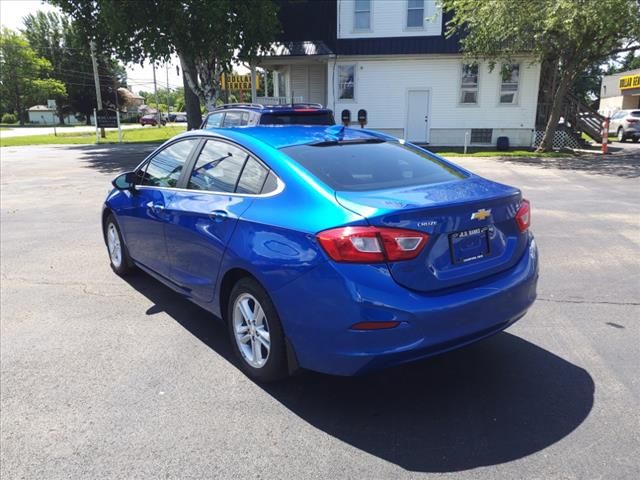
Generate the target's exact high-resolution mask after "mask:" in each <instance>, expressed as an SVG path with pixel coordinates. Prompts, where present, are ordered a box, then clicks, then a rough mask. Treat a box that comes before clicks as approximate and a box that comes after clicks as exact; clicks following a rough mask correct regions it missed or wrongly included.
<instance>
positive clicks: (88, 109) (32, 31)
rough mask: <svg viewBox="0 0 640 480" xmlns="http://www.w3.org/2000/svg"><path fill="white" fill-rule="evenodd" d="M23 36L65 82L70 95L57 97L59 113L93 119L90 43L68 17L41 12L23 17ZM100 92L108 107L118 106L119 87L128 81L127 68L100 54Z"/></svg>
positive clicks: (94, 104)
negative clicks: (117, 93) (76, 114)
mask: <svg viewBox="0 0 640 480" xmlns="http://www.w3.org/2000/svg"><path fill="white" fill-rule="evenodd" d="M23 23H24V29H23V35H24V36H25V37H26V39H27V41H28V42H29V45H30V46H31V48H33V50H34V51H35V52H36V53H37V54H38V55H39V56H41V57H44V58H46V59H47V60H49V62H50V63H51V66H52V70H51V72H50V75H51V76H52V77H53V78H55V79H57V80H60V81H61V82H63V83H64V84H65V86H66V88H67V92H68V95H67V96H66V97H64V98H62V97H61V98H56V104H57V109H58V116H59V117H60V122H61V123H63V118H64V115H65V114H67V113H70V112H73V113H75V112H81V113H82V114H83V115H84V116H85V118H86V119H87V123H89V121H90V117H91V115H92V113H93V109H94V108H96V90H95V82H94V76H93V66H92V63H91V53H90V50H89V45H88V43H87V41H86V40H84V39H83V38H82V37H81V36H80V35H79V32H78V30H77V28H76V27H75V25H74V22H73V21H71V20H70V19H69V18H68V17H66V16H64V15H60V14H58V13H56V12H47V13H45V12H42V11H38V12H36V13H35V14H31V13H30V14H28V15H27V16H25V17H24V19H23ZM98 74H99V77H100V92H101V94H102V98H103V101H104V103H105V105H106V107H107V108H115V95H116V91H117V90H116V89H117V88H118V87H120V86H123V85H125V84H126V72H125V70H124V68H123V67H122V66H121V65H119V64H118V63H117V62H115V61H113V60H108V59H104V58H103V57H98Z"/></svg>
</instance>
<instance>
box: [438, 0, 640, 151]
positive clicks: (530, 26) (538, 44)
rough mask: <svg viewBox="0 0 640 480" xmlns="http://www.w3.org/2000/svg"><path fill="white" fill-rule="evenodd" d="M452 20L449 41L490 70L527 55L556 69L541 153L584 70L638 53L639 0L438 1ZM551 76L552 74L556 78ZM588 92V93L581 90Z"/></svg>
mask: <svg viewBox="0 0 640 480" xmlns="http://www.w3.org/2000/svg"><path fill="white" fill-rule="evenodd" d="M442 3H443V6H444V9H445V10H448V11H451V12H452V15H453V18H452V20H451V21H450V22H449V23H448V25H447V35H449V36H451V35H460V37H461V44H462V48H463V50H464V52H465V54H466V55H467V56H468V57H469V58H470V59H478V60H479V59H483V60H487V61H488V62H489V64H490V66H491V67H492V68H493V66H494V65H495V64H496V62H498V61H500V60H505V61H510V60H513V59H514V58H516V57H518V56H521V55H526V56H528V57H529V58H531V60H532V61H534V62H539V63H543V62H545V63H546V64H551V65H555V66H556V68H555V70H556V71H557V82H554V85H555V90H554V91H549V94H550V95H551V96H552V98H553V102H552V108H551V113H550V115H549V119H548V122H547V128H546V130H545V135H544V138H543V141H542V149H548V148H550V147H551V141H552V138H553V133H554V131H555V128H556V126H557V124H558V119H559V118H560V114H561V108H562V105H563V103H564V97H565V94H566V92H568V91H569V90H571V88H572V87H573V86H574V83H575V81H576V79H577V78H578V77H579V75H580V74H582V73H583V72H584V71H585V70H587V69H588V68H589V67H591V66H593V65H598V64H600V63H602V62H603V61H605V60H606V59H607V58H608V57H610V56H611V55H613V54H615V53H619V52H621V51H626V50H628V49H633V48H634V47H635V48H637V47H638V42H639V40H640V2H638V1H637V0H527V1H513V0H483V1H481V2H479V1H477V0H442ZM554 73H555V72H554ZM585 88H586V89H588V88H590V87H588V86H587V87H585Z"/></svg>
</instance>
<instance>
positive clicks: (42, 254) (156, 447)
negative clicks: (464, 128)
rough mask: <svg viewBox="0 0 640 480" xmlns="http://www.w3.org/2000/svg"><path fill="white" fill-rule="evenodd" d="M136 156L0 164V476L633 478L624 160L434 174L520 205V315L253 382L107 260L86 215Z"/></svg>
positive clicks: (639, 278) (635, 400) (139, 154)
mask: <svg viewBox="0 0 640 480" xmlns="http://www.w3.org/2000/svg"><path fill="white" fill-rule="evenodd" d="M148 151H149V147H146V146H140V145H137V146H136V145H133V146H132V145H108V146H56V147H14V148H3V149H2V151H1V155H2V160H1V164H0V166H1V170H2V172H1V173H2V175H1V177H2V185H1V193H2V197H1V212H0V213H1V226H2V228H1V247H2V248H1V262H0V265H1V268H0V271H1V275H2V296H1V324H0V334H1V335H0V347H1V348H0V375H1V376H0V379H1V381H0V403H1V405H0V407H1V412H2V414H1V418H0V431H1V434H0V449H1V454H2V462H1V467H0V476H1V477H2V478H3V479H4V478H6V479H11V478H47V479H58V478H60V479H61V478H87V479H97V478H159V477H161V478H176V479H177V478H230V479H231V478H234V479H235V478H263V479H264V478H292V479H302V478H319V479H327V478H331V479H334V478H366V479H390V478H393V479H402V478H427V477H428V478H431V477H436V476H437V477H438V478H441V477H442V478H456V479H459V478H471V479H496V478H528V479H550V478H557V479H585V478H615V479H636V478H639V476H640V466H639V460H638V459H639V458H640V414H639V412H640V381H639V380H638V379H639V376H638V366H639V365H640V341H639V340H640V222H639V220H638V205H639V204H640V193H639V189H638V181H639V180H638V178H639V177H640V152H637V151H635V152H634V151H632V152H631V154H629V155H616V156H610V157H606V158H597V157H596V158H591V159H588V158H582V159H581V158H570V159H556V158H553V159H544V160H537V159H529V160H515V159H510V160H508V161H501V160H498V159H484V158H483V159H464V158H463V159H456V160H455V161H456V162H458V163H460V164H462V165H463V166H465V167H467V168H469V169H471V170H474V171H476V172H478V173H480V174H483V175H485V176H487V177H489V178H492V179H495V180H498V181H502V182H506V183H510V184H514V185H518V186H520V187H521V188H522V189H523V191H524V194H525V195H526V196H527V197H528V198H529V199H530V200H531V202H532V207H533V230H534V232H535V234H536V237H537V241H538V243H539V247H540V254H541V261H542V265H541V277H540V284H539V298H538V301H537V302H536V303H535V305H534V306H533V308H532V309H531V311H530V312H529V314H528V315H527V316H526V317H525V318H523V319H522V320H521V321H520V322H519V323H517V324H516V325H514V326H513V327H512V328H510V329H509V330H508V331H507V332H505V333H502V334H499V335H497V336H495V337H493V338H491V339H489V340H487V341H483V342H481V343H478V344H475V345H473V346H471V347H468V348H466V349H463V350H459V351H456V352H452V353H449V354H446V355H442V356H439V357H436V358H433V359H430V360H427V361H423V362H420V363H417V364H413V365H408V366H404V367H400V368H395V369H392V370H387V371H384V372H381V373H378V374H375V375H371V376H367V377H361V378H337V377H329V376H324V375H319V374H313V373H306V374H303V375H301V376H298V377H295V378H292V379H290V380H288V381H286V382H283V383H280V384H276V385H270V386H266V387H263V386H260V385H256V384H255V383H253V382H251V381H249V380H248V379H247V378H246V377H245V376H243V375H242V374H241V373H240V372H239V370H238V369H237V368H236V366H235V363H234V360H233V357H232V354H231V349H230V346H229V343H228V342H227V338H226V333H225V329H224V327H223V326H222V325H221V324H220V323H219V322H218V321H217V320H216V319H215V318H213V317H212V316H211V315H209V314H207V313H205V312H203V311H202V310H200V309H199V308H198V307H196V306H194V305H192V304H190V303H189V302H187V301H185V300H183V299H182V298H180V297H179V296H178V295H176V294H174V293H172V292H171V291H170V290H168V289H167V288H165V287H164V286H162V285H161V284H159V283H158V282H156V281H154V280H152V279H151V278H150V277H148V276H146V275H144V274H141V273H138V274H136V275H134V276H132V277H130V278H128V279H127V280H126V281H125V280H123V279H120V278H118V277H117V276H115V275H114V274H113V273H112V272H111V270H110V269H109V267H108V260H107V255H106V251H105V248H104V245H103V242H102V238H101V233H100V225H99V219H100V206H101V202H102V200H103V198H104V196H105V194H106V192H107V191H108V189H109V181H110V179H111V178H112V177H113V176H114V175H115V174H116V173H117V172H119V171H122V170H125V169H129V168H131V167H133V166H134V165H135V164H137V163H138V162H139V161H140V160H141V159H142V158H143V157H144V155H145V154H146V153H147V152H148ZM534 160H535V161H534Z"/></svg>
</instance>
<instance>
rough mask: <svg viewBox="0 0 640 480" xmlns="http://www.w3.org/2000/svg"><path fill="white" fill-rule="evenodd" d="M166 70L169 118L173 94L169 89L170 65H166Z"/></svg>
mask: <svg viewBox="0 0 640 480" xmlns="http://www.w3.org/2000/svg"><path fill="white" fill-rule="evenodd" d="M164 69H165V71H166V72H167V116H169V112H171V96H170V94H171V92H170V89H169V64H168V63H165V64H164Z"/></svg>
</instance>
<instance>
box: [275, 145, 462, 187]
mask: <svg viewBox="0 0 640 480" xmlns="http://www.w3.org/2000/svg"><path fill="white" fill-rule="evenodd" d="M373 142H374V143H371V142H369V143H366V142H343V143H328V144H326V143H325V144H318V145H296V146H292V147H286V148H283V149H282V151H283V152H284V153H286V154H287V155H289V156H290V157H291V158H293V159H294V160H295V161H297V162H298V163H299V164H300V165H302V166H303V167H305V168H306V169H307V170H309V171H310V172H311V173H312V174H313V175H315V176H316V177H317V178H318V179H320V180H321V181H323V182H324V183H326V184H327V185H328V186H329V187H331V188H332V189H333V190H343V191H366V190H381V189H386V188H398V187H400V188H401V187H409V186H415V185H429V184H433V183H442V182H447V181H451V180H456V179H460V178H464V177H465V176H466V174H465V173H463V172H462V171H460V170H458V169H456V168H454V167H453V166H450V165H448V164H446V163H444V162H442V161H441V160H439V159H437V158H436V157H435V156H432V155H430V154H428V153H427V152H424V151H422V150H418V149H415V148H413V147H410V146H408V145H404V144H401V143H398V142H376V141H375V140H374V141H373Z"/></svg>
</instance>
